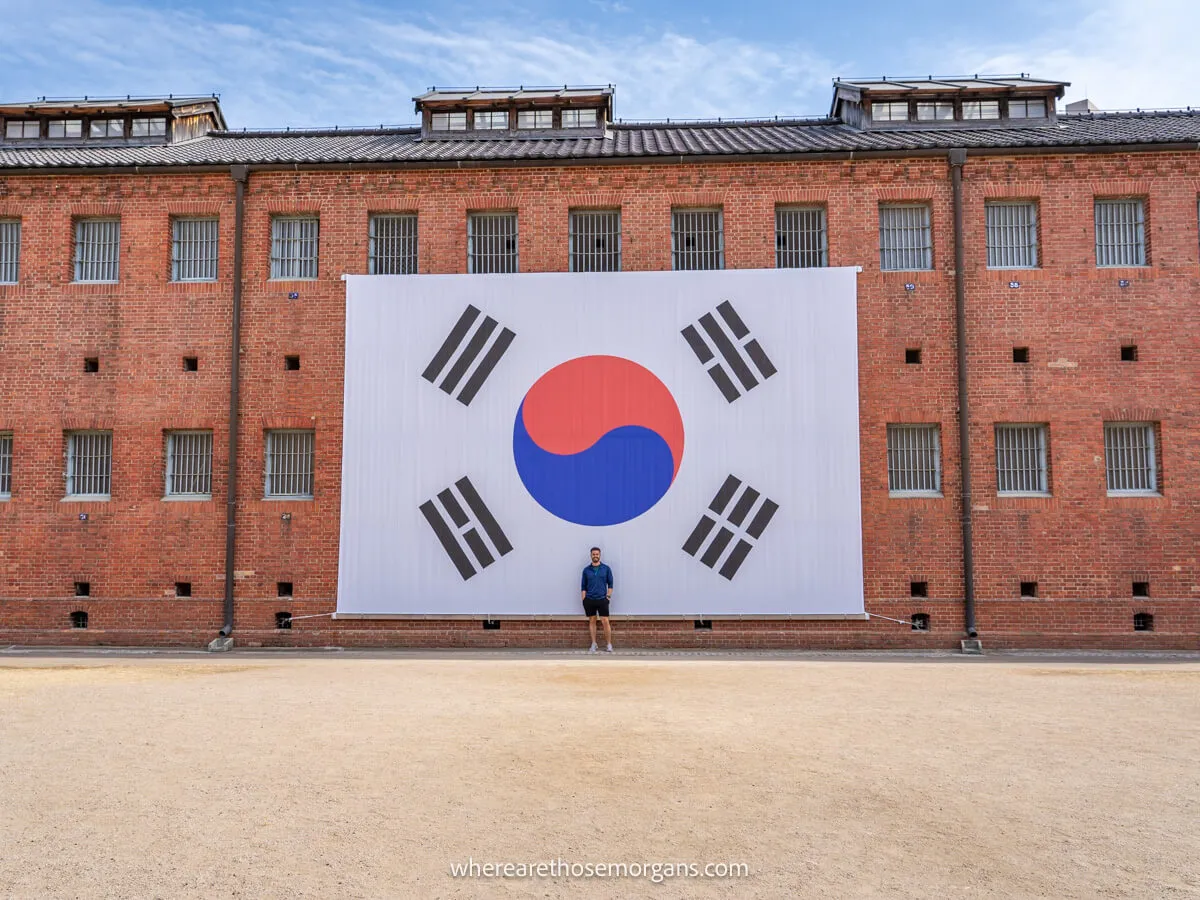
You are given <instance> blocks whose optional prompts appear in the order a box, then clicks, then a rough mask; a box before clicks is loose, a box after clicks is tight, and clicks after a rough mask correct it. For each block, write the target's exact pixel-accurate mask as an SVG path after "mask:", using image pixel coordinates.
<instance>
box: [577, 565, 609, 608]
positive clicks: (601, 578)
mask: <svg viewBox="0 0 1200 900" xmlns="http://www.w3.org/2000/svg"><path fill="white" fill-rule="evenodd" d="M612 586H613V581H612V569H610V568H609V567H608V566H606V565H605V564H604V563H600V565H598V566H593V565H588V566H585V567H584V570H583V579H582V580H581V581H580V583H579V589H580V590H581V591H586V592H587V598H588V599H589V600H604V599H605V598H606V597H608V589H609V588H610V587H612Z"/></svg>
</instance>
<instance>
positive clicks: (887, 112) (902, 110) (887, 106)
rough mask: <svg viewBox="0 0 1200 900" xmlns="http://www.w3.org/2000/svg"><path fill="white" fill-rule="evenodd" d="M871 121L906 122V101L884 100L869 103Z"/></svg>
mask: <svg viewBox="0 0 1200 900" xmlns="http://www.w3.org/2000/svg"><path fill="white" fill-rule="evenodd" d="M871 121H872V122H907V121H908V101H907V100H886V101H878V100H877V101H875V102H874V103H872V104H871Z"/></svg>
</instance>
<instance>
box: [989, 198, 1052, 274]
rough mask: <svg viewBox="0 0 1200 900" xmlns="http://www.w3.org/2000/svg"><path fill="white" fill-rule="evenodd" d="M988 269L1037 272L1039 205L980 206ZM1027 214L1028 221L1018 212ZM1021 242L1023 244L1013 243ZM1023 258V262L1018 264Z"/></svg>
mask: <svg viewBox="0 0 1200 900" xmlns="http://www.w3.org/2000/svg"><path fill="white" fill-rule="evenodd" d="M983 208H984V219H985V225H986V232H987V267H988V268H989V269H1036V268H1038V266H1039V262H1038V259H1039V253H1038V251H1039V249H1040V248H1039V247H1038V205H1037V203H1035V202H1033V201H1032V200H987V201H985V202H984V204H983ZM1021 209H1026V210H1028V213H1029V214H1028V217H1027V219H1028V220H1027V221H1023V222H1022V221H1014V220H1019V219H1020V218H1021V216H1020V215H1019V214H1018V213H1017V210H1021ZM1021 239H1024V240H1025V243H1024V244H1021V243H1016V242H1015V241H1019V240H1021ZM1023 256H1024V258H1025V259H1026V260H1027V261H1026V262H1023V263H1022V262H1018V261H1017V260H1019V259H1021V258H1022V257H1023Z"/></svg>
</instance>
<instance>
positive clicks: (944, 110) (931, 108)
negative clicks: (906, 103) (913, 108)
mask: <svg viewBox="0 0 1200 900" xmlns="http://www.w3.org/2000/svg"><path fill="white" fill-rule="evenodd" d="M953 120H954V101H953V100H918V101H917V121H918V122H950V121H953Z"/></svg>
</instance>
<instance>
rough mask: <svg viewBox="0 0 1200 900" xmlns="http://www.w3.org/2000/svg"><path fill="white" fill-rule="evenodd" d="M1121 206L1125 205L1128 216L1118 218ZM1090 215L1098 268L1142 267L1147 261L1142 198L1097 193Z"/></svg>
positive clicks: (1144, 215)
mask: <svg viewBox="0 0 1200 900" xmlns="http://www.w3.org/2000/svg"><path fill="white" fill-rule="evenodd" d="M1122 208H1128V209H1129V211H1130V212H1131V216H1130V217H1129V218H1128V219H1123V220H1121V221H1118V218H1119V217H1120V213H1119V211H1120V210H1121V209H1122ZM1093 215H1094V218H1095V226H1094V228H1095V238H1096V268H1097V269H1141V268H1145V267H1146V266H1147V265H1149V263H1148V260H1149V256H1150V255H1149V254H1148V253H1147V252H1146V250H1147V248H1146V201H1145V200H1144V199H1142V198H1140V197H1097V198H1096V199H1095V200H1094V201H1093ZM1101 219H1104V220H1105V221H1103V222H1101ZM1102 240H1103V243H1102ZM1130 260H1132V261H1130Z"/></svg>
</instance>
